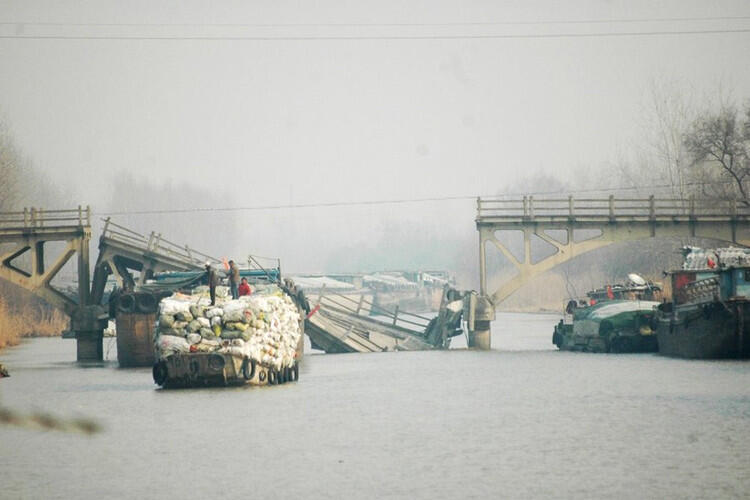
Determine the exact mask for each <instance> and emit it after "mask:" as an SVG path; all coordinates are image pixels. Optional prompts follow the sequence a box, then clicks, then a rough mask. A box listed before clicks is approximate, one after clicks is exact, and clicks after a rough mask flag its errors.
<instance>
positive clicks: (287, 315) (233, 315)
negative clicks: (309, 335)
mask: <svg viewBox="0 0 750 500" xmlns="http://www.w3.org/2000/svg"><path fill="white" fill-rule="evenodd" d="M217 288H218V290H217V292H219V293H217V296H218V297H217V304H216V305H215V306H212V305H211V301H210V299H209V298H208V297H207V294H206V293H205V291H204V290H202V289H197V290H196V291H195V293H194V294H193V295H185V294H181V293H175V294H173V295H172V296H170V297H167V298H165V299H163V300H162V301H161V302H160V303H159V320H158V322H157V334H156V338H155V347H156V355H157V357H158V358H160V359H161V358H165V357H167V356H169V355H171V354H175V353H187V352H219V353H228V354H234V355H237V356H242V357H248V358H251V359H254V360H255V361H256V362H258V363H260V364H262V365H264V366H267V367H269V368H275V369H276V370H280V369H282V368H284V367H291V366H294V363H295V353H296V349H297V343H298V342H299V339H300V336H301V332H300V327H299V319H300V316H299V313H298V312H297V307H296V306H295V305H294V302H292V299H290V298H289V296H287V295H286V294H284V293H282V292H281V290H279V289H278V288H277V287H270V288H268V289H266V290H265V291H263V292H262V293H255V294H253V295H249V296H244V297H240V298H239V299H237V300H231V299H227V298H225V297H226V291H225V290H222V288H224V287H217Z"/></svg>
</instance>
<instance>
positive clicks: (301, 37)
mask: <svg viewBox="0 0 750 500" xmlns="http://www.w3.org/2000/svg"><path fill="white" fill-rule="evenodd" d="M729 33H750V28H743V29H710V30H681V31H619V32H599V33H535V34H484V35H469V34H458V35H320V36H319V35H299V36H255V35H246V36H243V35H239V36H205V35H183V36H131V35H0V39H6V40H8V39H17V40H140V41H159V40H163V41H178V40H193V41H262V42H272V41H337V40H344V41H347V40H349V41H353V40H504V39H554V38H616V37H640V36H649V37H650V36H674V35H716V34H729Z"/></svg>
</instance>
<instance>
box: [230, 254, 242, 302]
mask: <svg viewBox="0 0 750 500" xmlns="http://www.w3.org/2000/svg"><path fill="white" fill-rule="evenodd" d="M227 276H228V277H229V290H230V291H231V292H232V299H233V300H237V299H238V298H239V297H240V292H239V289H238V287H239V285H240V268H239V267H237V264H235V263H234V261H233V260H230V261H229V271H227Z"/></svg>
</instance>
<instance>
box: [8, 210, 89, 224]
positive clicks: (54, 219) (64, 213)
mask: <svg viewBox="0 0 750 500" xmlns="http://www.w3.org/2000/svg"><path fill="white" fill-rule="evenodd" d="M90 226H91V207H88V206H87V207H85V208H84V207H82V206H80V205H79V206H78V208H74V209H70V210H45V209H43V208H36V207H31V208H24V209H23V210H19V211H15V212H0V228H3V229H21V228H23V229H32V228H45V227H46V228H59V227H90Z"/></svg>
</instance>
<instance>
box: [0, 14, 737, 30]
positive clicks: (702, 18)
mask: <svg viewBox="0 0 750 500" xmlns="http://www.w3.org/2000/svg"><path fill="white" fill-rule="evenodd" d="M748 19H750V16H696V17H643V18H625V19H562V20H554V19H547V20H536V21H477V22H472V21H468V22H444V23H430V22H421V23H408V22H403V23H356V22H351V23H71V22H43V21H41V22H40V21H28V22H26V21H0V26H2V25H5V26H7V25H25V26H75V27H175V28H202V27H206V28H214V27H215V28H225V27H228V28H276V27H279V28H304V27H310V28H316V27H321V28H339V27H353V28H354V27H368V28H369V27H373V28H379V27H383V28H388V27H461V26H540V25H561V24H629V23H664V22H709V21H743V20H748Z"/></svg>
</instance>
